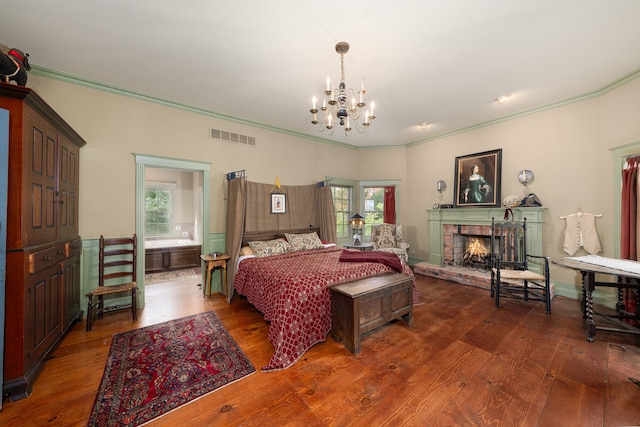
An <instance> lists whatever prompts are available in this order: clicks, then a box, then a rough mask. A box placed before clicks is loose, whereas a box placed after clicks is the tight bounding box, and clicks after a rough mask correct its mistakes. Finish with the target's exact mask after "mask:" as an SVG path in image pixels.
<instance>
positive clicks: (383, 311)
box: [330, 273, 413, 354]
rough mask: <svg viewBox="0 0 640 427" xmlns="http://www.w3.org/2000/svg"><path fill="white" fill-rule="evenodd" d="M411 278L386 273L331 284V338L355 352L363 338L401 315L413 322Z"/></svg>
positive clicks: (358, 350) (410, 322) (408, 321)
mask: <svg viewBox="0 0 640 427" xmlns="http://www.w3.org/2000/svg"><path fill="white" fill-rule="evenodd" d="M412 283H413V280H412V277H411V276H407V275H405V274H399V273H396V274H385V275H381V276H373V277H367V278H364V279H360V280H356V281H354V282H349V283H343V284H341V285H335V286H331V287H330V289H331V322H332V328H331V337H332V338H333V339H334V341H336V342H342V343H343V344H344V346H345V347H346V348H347V349H348V350H349V351H351V352H352V353H353V354H358V353H359V352H360V342H361V340H362V337H364V336H365V335H367V334H369V333H371V332H373V331H375V330H376V329H378V328H380V327H381V326H384V325H386V324H387V323H389V322H390V321H392V320H395V319H399V318H402V319H404V320H405V321H406V322H407V323H408V324H409V325H411V324H412V323H413V288H412Z"/></svg>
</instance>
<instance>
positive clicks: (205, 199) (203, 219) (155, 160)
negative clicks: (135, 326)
mask: <svg viewBox="0 0 640 427" xmlns="http://www.w3.org/2000/svg"><path fill="white" fill-rule="evenodd" d="M134 156H135V161H136V235H137V236H138V243H139V245H138V247H139V250H138V252H139V254H144V250H145V241H146V240H147V237H148V236H147V232H146V230H145V209H146V206H145V193H146V191H145V189H146V177H147V169H149V170H150V173H149V175H150V176H151V175H154V174H156V176H157V172H159V171H160V170H167V174H168V173H172V174H176V173H177V174H179V175H181V176H183V177H188V176H190V177H192V181H193V182H196V183H197V185H191V192H192V193H193V194H192V197H191V198H192V199H193V200H196V202H195V203H193V206H195V208H194V209H193V212H192V216H193V218H194V220H193V223H191V222H188V223H189V224H192V225H191V226H190V227H192V228H190V229H189V230H185V231H186V232H188V233H190V235H191V236H198V238H199V240H200V242H201V244H202V253H209V251H210V249H209V248H210V243H209V219H208V218H209V210H210V189H209V188H210V169H211V164H210V163H205V162H196V161H190V160H180V159H170V158H166V157H158V156H150V155H144V154H134ZM169 171H173V172H169ZM195 193H197V194H195ZM196 211H197V212H196ZM195 218H199V219H200V223H199V224H197V226H196V223H195V221H196V220H195ZM175 228H176V224H175V223H174V224H173V225H172V230H171V231H172V232H175ZM179 232H180V237H182V233H183V231H182V226H181V225H180V230H179ZM137 264H138V265H137V269H138V271H139V272H144V271H145V257H144V256H138V262H137ZM138 276H139V277H138V285H139V288H140V300H139V301H140V303H139V307H140V308H142V307H144V304H145V298H144V295H145V289H144V273H141V274H139V275H138Z"/></svg>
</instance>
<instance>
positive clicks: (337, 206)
mask: <svg viewBox="0 0 640 427" xmlns="http://www.w3.org/2000/svg"><path fill="white" fill-rule="evenodd" d="M352 195H353V188H352V187H347V186H340V185H332V186H331V196H332V197H333V208H334V210H335V213H336V237H337V238H341V237H350V234H349V217H350V216H351V205H352V202H351V200H352Z"/></svg>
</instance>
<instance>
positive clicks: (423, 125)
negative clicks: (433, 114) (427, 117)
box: [418, 122, 431, 129]
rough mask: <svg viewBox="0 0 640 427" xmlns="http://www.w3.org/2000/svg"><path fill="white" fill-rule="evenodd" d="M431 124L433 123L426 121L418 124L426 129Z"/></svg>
mask: <svg viewBox="0 0 640 427" xmlns="http://www.w3.org/2000/svg"><path fill="white" fill-rule="evenodd" d="M430 124H431V123H427V122H424V123H420V124H419V125H418V126H420V129H426V128H427V127H428V126H429V125H430Z"/></svg>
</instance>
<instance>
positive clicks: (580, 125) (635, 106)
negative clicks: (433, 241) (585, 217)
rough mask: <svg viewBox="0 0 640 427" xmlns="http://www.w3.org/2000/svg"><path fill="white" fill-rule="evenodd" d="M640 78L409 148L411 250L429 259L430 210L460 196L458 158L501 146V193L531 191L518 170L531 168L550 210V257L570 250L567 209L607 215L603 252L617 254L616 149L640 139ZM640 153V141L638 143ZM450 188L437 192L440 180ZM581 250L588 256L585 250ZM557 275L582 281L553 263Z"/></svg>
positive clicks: (601, 226) (601, 223)
mask: <svg viewBox="0 0 640 427" xmlns="http://www.w3.org/2000/svg"><path fill="white" fill-rule="evenodd" d="M638 117H640V79H636V80H633V81H632V82H630V83H627V84H626V85H623V86H621V87H619V88H617V89H614V90H611V91H610V92H608V93H606V94H604V95H602V96H600V97H594V98H591V99H587V100H584V101H580V102H574V103H571V104H568V105H565V106H559V107H556V108H550V109H546V110H543V111H540V112H538V113H535V114H529V115H526V116H523V117H520V118H514V119H512V120H508V121H504V122H501V123H496V124H493V125H491V126H486V127H479V128H477V129H474V130H470V131H468V132H464V133H460V134H456V135H452V136H448V137H445V138H440V139H436V140H433V141H429V142H426V143H423V144H420V145H416V146H412V147H409V148H408V149H407V170H408V174H407V175H408V176H407V182H408V186H407V187H408V188H407V192H408V193H409V204H408V206H407V212H406V216H405V218H407V221H406V222H407V223H408V224H411V225H412V226H415V230H416V233H415V234H410V243H411V245H412V249H411V251H412V256H414V257H417V258H423V259H424V258H427V254H428V252H429V248H428V244H429V241H428V236H427V230H428V228H427V220H428V213H427V210H428V209H431V208H432V206H433V204H434V203H436V202H437V203H452V202H453V178H454V163H455V157H456V156H461V155H466V154H471V153H477V152H482V151H487V150H493V149H497V148H502V150H503V151H502V197H504V196H505V195H508V194H515V195H519V196H523V195H524V192H523V190H524V187H523V186H522V185H521V184H520V183H519V181H518V179H517V173H518V171H520V170H522V169H531V170H532V171H534V173H535V181H534V182H533V183H532V184H531V185H530V186H529V188H530V190H531V191H532V192H534V193H535V194H536V195H538V197H539V198H540V200H541V201H542V203H543V205H544V206H545V207H546V208H547V211H546V214H545V225H544V236H543V239H544V247H545V255H548V256H550V257H552V258H555V257H561V256H565V255H566V254H565V253H564V252H563V250H562V244H563V240H564V239H563V233H564V229H565V223H564V220H562V219H560V216H561V215H566V214H569V213H571V212H574V211H575V210H576V209H577V208H578V207H581V208H582V209H583V210H584V211H585V212H591V213H598V214H600V213H601V214H603V215H604V216H603V218H601V219H598V220H597V229H598V232H599V235H600V240H601V243H602V246H603V253H602V255H604V256H614V252H615V247H614V246H615V242H616V241H617V240H616V239H615V236H614V220H615V218H614V217H615V215H614V203H616V201H617V196H616V195H614V194H613V188H614V187H613V182H614V171H613V161H612V155H611V152H610V148H613V147H616V146H620V145H626V144H631V143H640V120H638V119H637V118H638ZM639 151H640V147H639ZM439 179H444V180H445V181H446V182H447V184H448V187H447V190H446V191H445V192H444V193H443V194H442V195H440V194H438V192H437V191H436V188H435V183H436V181H438V180H439ZM576 255H586V252H584V251H583V250H581V251H580V252H578V253H577V254H576ZM551 275H552V279H553V280H554V281H557V282H564V283H574V284H576V285H577V284H578V283H579V277H578V276H579V275H578V274H576V273H575V272H573V271H571V270H568V269H564V268H560V267H556V266H552V271H551Z"/></svg>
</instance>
